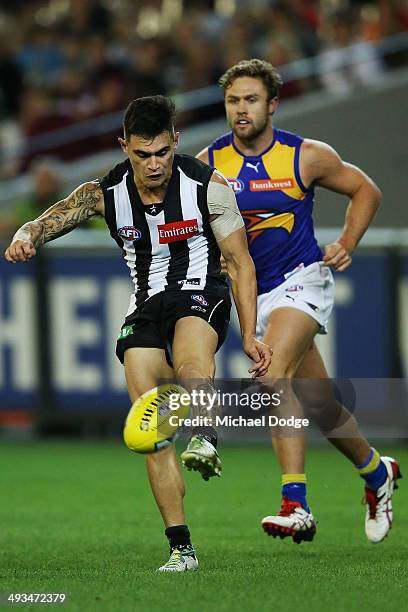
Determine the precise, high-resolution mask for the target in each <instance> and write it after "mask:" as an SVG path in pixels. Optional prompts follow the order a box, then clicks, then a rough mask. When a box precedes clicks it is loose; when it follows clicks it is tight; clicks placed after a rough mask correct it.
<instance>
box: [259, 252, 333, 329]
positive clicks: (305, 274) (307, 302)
mask: <svg viewBox="0 0 408 612" xmlns="http://www.w3.org/2000/svg"><path fill="white" fill-rule="evenodd" d="M285 277H286V280H285V281H284V282H283V283H281V284H280V285H279V286H278V287H275V289H272V291H270V292H269V293H263V294H262V295H260V296H258V320H257V326H256V335H257V337H258V338H261V337H263V336H264V334H265V331H266V326H267V325H268V321H269V317H270V314H271V312H272V311H273V310H275V309H276V308H282V307H289V308H296V309H297V310H302V311H303V312H305V313H306V314H308V315H309V316H311V317H312V318H313V319H315V321H317V322H318V324H319V331H318V333H319V334H327V328H326V326H327V321H328V319H329V316H330V313H331V311H332V308H333V303H334V279H333V274H332V272H331V270H330V268H328V267H327V266H326V265H325V264H324V263H323V262H322V261H317V262H315V263H312V264H310V266H306V267H304V266H303V265H300V266H298V267H297V268H295V269H294V270H293V271H292V272H289V273H288V274H286V275H285Z"/></svg>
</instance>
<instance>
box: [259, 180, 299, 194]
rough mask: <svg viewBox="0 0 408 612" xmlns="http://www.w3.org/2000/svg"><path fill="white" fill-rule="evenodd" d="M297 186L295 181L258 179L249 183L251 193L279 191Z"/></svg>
mask: <svg viewBox="0 0 408 612" xmlns="http://www.w3.org/2000/svg"><path fill="white" fill-rule="evenodd" d="M294 186H295V183H294V182H293V179H291V178H284V179H277V180H273V179H256V180H255V181H249V188H250V190H251V191H279V190H280V189H292V188H293V187H294Z"/></svg>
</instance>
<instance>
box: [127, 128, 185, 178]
mask: <svg viewBox="0 0 408 612" xmlns="http://www.w3.org/2000/svg"><path fill="white" fill-rule="evenodd" d="M178 139H179V134H178V132H176V133H175V134H174V135H173V134H171V133H170V132H168V131H165V132H162V133H161V134H159V135H158V136H155V137H154V138H143V136H139V135H135V134H132V135H131V136H130V137H129V139H128V140H123V139H122V138H119V142H120V144H121V146H122V149H123V151H124V152H125V153H126V155H127V156H128V157H129V159H130V163H131V164H132V168H133V172H134V175H135V179H136V183H137V184H138V186H141V187H144V188H145V189H157V188H160V187H162V186H163V185H164V184H165V183H167V182H168V180H169V179H170V176H171V170H172V165H173V159H174V153H175V150H176V147H177V144H178Z"/></svg>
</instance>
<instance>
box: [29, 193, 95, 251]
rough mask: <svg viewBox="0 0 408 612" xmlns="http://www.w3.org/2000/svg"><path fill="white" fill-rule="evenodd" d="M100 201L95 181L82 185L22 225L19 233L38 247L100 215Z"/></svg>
mask: <svg viewBox="0 0 408 612" xmlns="http://www.w3.org/2000/svg"><path fill="white" fill-rule="evenodd" d="M102 199H103V193H102V189H101V188H100V186H99V183H98V182H97V181H95V182H92V183H84V184H83V185H80V186H79V187H77V188H76V189H75V191H73V192H72V193H71V195H69V196H68V197H67V198H65V199H64V200H61V201H59V202H57V203H56V204H54V205H53V206H51V207H50V208H49V209H48V210H46V211H45V212H44V213H43V214H42V215H41V216H40V217H38V218H37V219H35V220H34V221H29V222H28V223H26V224H25V225H23V226H22V227H21V229H20V230H19V232H22V233H24V234H26V235H28V237H29V239H30V240H31V241H32V242H33V244H34V245H35V247H39V246H41V245H42V244H44V243H45V242H49V241H50V240H54V239H55V238H58V237H59V236H63V235H64V234H67V233H68V232H70V231H71V230H72V229H74V228H75V227H77V226H78V225H80V224H81V223H83V222H84V221H86V220H87V219H90V218H91V217H95V216H98V215H100V214H101V213H100V211H99V209H98V205H100V204H101V202H102Z"/></svg>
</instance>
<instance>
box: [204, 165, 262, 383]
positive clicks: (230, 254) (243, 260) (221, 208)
mask: <svg viewBox="0 0 408 612" xmlns="http://www.w3.org/2000/svg"><path fill="white" fill-rule="evenodd" d="M208 208H209V211H210V213H211V217H210V223H211V229H212V231H213V233H214V236H215V238H216V240H217V243H218V246H219V247H220V250H221V253H222V255H223V257H224V259H225V262H226V265H227V271H228V275H229V277H230V279H231V285H232V293H233V296H234V301H235V304H236V307H237V311H238V317H239V323H240V326H241V335H242V342H243V348H244V351H245V352H246V354H247V355H248V356H249V357H250V358H251V359H253V361H254V362H255V363H254V365H253V366H252V367H251V368H250V369H249V372H250V373H252V374H253V375H254V376H264V375H265V374H266V373H267V371H268V368H269V365H270V361H271V351H270V348H269V347H268V346H266V345H265V344H262V343H261V342H258V341H257V340H256V338H255V329H256V306H257V290H256V274H255V266H254V262H253V261H252V259H251V256H250V255H249V251H248V243H247V238H246V232H245V227H244V222H243V220H242V217H241V214H240V212H239V209H238V206H237V203H236V199H235V195H234V192H233V191H232V189H231V187H229V185H228V183H227V182H226V180H225V179H224V178H223V177H221V176H220V175H218V174H214V176H213V178H212V181H211V182H210V184H209V187H208Z"/></svg>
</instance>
